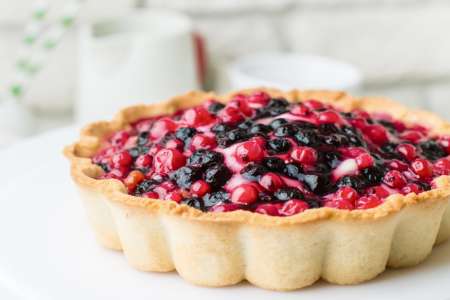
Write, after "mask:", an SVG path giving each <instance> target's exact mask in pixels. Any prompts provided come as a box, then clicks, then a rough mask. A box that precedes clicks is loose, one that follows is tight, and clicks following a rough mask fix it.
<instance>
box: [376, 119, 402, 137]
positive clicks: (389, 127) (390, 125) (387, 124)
mask: <svg viewBox="0 0 450 300" xmlns="http://www.w3.org/2000/svg"><path fill="white" fill-rule="evenodd" d="M378 124H380V125H382V126H383V127H385V128H386V129H387V130H388V131H389V132H390V133H393V134H395V133H396V132H397V129H396V128H395V125H394V124H393V123H392V122H390V121H387V120H378Z"/></svg>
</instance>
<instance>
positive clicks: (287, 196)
mask: <svg viewBox="0 0 450 300" xmlns="http://www.w3.org/2000/svg"><path fill="white" fill-rule="evenodd" d="M274 196H275V198H277V199H278V200H279V201H288V200H291V199H304V198H305V197H304V196H303V194H302V193H301V192H300V191H299V190H298V189H296V188H294V187H285V188H281V189H279V190H278V191H276V192H275V193H274Z"/></svg>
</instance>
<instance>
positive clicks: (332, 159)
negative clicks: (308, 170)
mask: <svg viewBox="0 0 450 300" xmlns="http://www.w3.org/2000/svg"><path fill="white" fill-rule="evenodd" d="M319 154H320V156H321V157H322V160H323V161H324V162H325V163H326V164H327V166H328V167H329V168H331V169H335V168H336V167H337V166H338V165H339V164H340V162H341V155H340V154H339V152H334V151H332V152H319Z"/></svg>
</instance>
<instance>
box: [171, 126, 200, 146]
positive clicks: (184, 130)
mask: <svg viewBox="0 0 450 300" xmlns="http://www.w3.org/2000/svg"><path fill="white" fill-rule="evenodd" d="M196 133H197V130H196V129H195V128H192V127H181V128H178V129H177V131H176V132H175V137H176V138H177V139H179V140H181V141H183V142H186V141H187V140H189V139H190V138H192V137H193V136H194V135H195V134H196Z"/></svg>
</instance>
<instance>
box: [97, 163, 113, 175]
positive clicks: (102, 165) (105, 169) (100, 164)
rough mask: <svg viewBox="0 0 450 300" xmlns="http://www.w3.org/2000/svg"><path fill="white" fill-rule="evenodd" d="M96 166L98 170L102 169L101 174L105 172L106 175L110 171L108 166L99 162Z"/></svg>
mask: <svg viewBox="0 0 450 300" xmlns="http://www.w3.org/2000/svg"><path fill="white" fill-rule="evenodd" d="M97 165H98V166H99V167H100V168H102V170H103V172H106V173H107V172H109V171H110V170H109V166H108V164H105V163H101V162H99V163H97Z"/></svg>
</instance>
